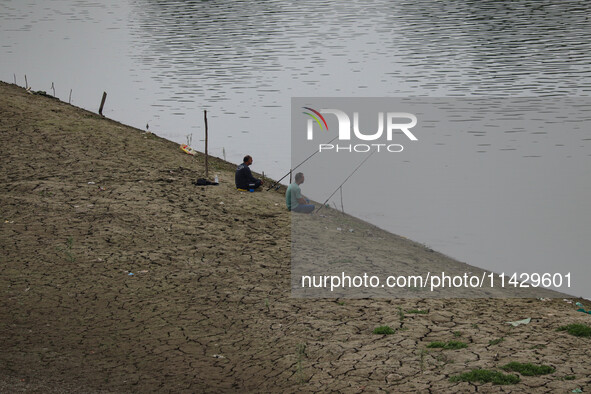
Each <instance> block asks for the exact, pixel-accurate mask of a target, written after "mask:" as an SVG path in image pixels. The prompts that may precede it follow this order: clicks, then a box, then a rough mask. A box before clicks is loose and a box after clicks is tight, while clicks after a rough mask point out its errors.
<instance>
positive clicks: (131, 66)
mask: <svg viewBox="0 0 591 394" xmlns="http://www.w3.org/2000/svg"><path fill="white" fill-rule="evenodd" d="M590 16H591V4H590V3H589V2H588V1H584V0H578V1H574V0H536V1H533V0H531V1H528V0H523V1H519V2H516V1H501V0H479V1H469V0H463V1H461V0H450V1H435V0H415V1H386V0H376V1H349V2H337V1H324V2H316V1H305V0H304V1H297V2H294V1H287V0H276V1H272V0H271V1H269V0H267V1H263V0H258V1H257V0H255V1H221V0H217V1H216V0H213V1H158V0H117V1H112V0H111V1H109V0H107V1H101V2H99V1H91V0H52V1H51V2H48V1H42V0H27V1H23V0H0V59H1V62H0V79H1V80H3V81H6V82H16V83H17V84H19V85H21V86H24V85H25V81H24V76H25V75H26V76H27V83H28V85H29V86H31V87H32V89H33V90H44V91H46V92H48V93H50V94H53V89H52V86H53V88H54V89H55V94H56V96H57V97H59V98H60V99H61V100H62V101H66V102H68V101H71V102H72V104H74V105H77V106H80V107H83V108H86V109H89V110H92V111H97V110H98V106H99V104H100V99H101V96H102V93H103V91H106V92H107V93H108V98H107V102H106V105H105V109H104V111H103V113H104V114H105V115H106V116H107V117H109V118H112V119H115V120H118V121H121V122H123V123H126V124H129V125H132V126H135V127H138V128H140V129H146V128H149V131H151V132H154V133H156V134H158V135H161V136H163V137H166V138H168V139H171V140H173V141H176V142H179V143H184V142H187V141H189V140H190V141H191V142H192V146H193V147H194V148H195V149H199V150H202V149H203V132H204V126H203V110H207V111H208V120H209V141H210V145H209V151H210V152H211V153H212V154H213V155H216V156H219V157H222V156H223V155H224V154H225V155H226V156H227V159H228V160H230V161H234V162H239V161H240V160H241V158H242V156H244V155H245V154H251V155H252V156H253V157H254V158H255V164H254V165H253V170H255V171H258V172H262V171H264V172H265V173H266V174H268V175H269V176H272V177H274V178H279V177H281V176H283V175H284V174H285V173H286V172H287V171H288V170H289V168H290V165H291V162H290V154H291V152H290V133H291V130H290V127H291V123H290V119H291V116H292V115H291V113H290V112H291V109H290V103H291V98H292V97H416V98H420V97H426V98H448V99H449V98H454V97H459V98H466V97H468V98H470V97H472V98H487V97H493V98H496V99H501V100H502V99H503V98H507V99H515V98H536V99H544V100H550V101H557V102H558V101H561V100H565V99H569V100H572V99H573V98H574V99H576V98H580V100H582V101H584V100H587V101H586V102H587V103H588V102H589V101H588V100H589V96H591V39H590V38H589V37H590V34H589V32H590V31H591V21H590ZM512 119H513V120H517V121H519V116H514V117H513V118H512ZM564 121H565V119H559V120H558V121H557V123H556V124H555V128H551V127H546V128H544V129H543V130H532V129H531V128H528V127H526V126H524V127H523V128H522V129H521V130H515V129H511V130H510V132H508V131H507V130H508V129H506V128H505V129H503V128H500V129H499V131H498V132H495V131H494V129H493V130H490V129H487V130H485V131H482V130H472V131H470V130H464V131H462V132H458V133H454V134H452V135H433V136H429V135H423V136H421V137H420V140H419V142H420V143H421V145H420V146H421V147H422V148H421V149H422V150H423V153H422V154H421V155H420V156H416V155H414V156H413V155H407V156H398V157H397V158H396V159H393V162H392V164H391V168H392V176H393V177H394V180H393V181H391V180H390V179H389V178H388V177H387V176H386V175H384V176H383V177H384V182H396V183H397V184H398V185H399V186H400V188H399V190H400V193H399V194H397V195H396V196H395V197H394V198H395V199H398V201H397V204H395V205H394V206H396V207H397V208H396V209H392V210H391V211H387V212H384V211H383V210H377V209H376V210H372V209H368V208H367V207H368V206H371V205H372V204H371V201H373V200H372V199H381V198H385V197H384V196H382V194H381V191H380V189H379V187H377V186H376V185H375V184H376V183H379V182H366V184H365V185H364V186H363V189H364V191H365V195H366V196H370V197H367V198H368V200H365V203H363V202H361V203H355V202H354V201H355V199H356V198H358V195H359V194H360V193H359V192H358V191H357V190H347V189H346V187H345V189H344V201H345V208H346V209H347V212H348V213H351V214H353V215H356V216H358V217H361V218H363V219H366V220H368V221H370V222H372V223H375V224H377V225H379V226H380V227H383V228H385V229H387V230H389V231H392V232H395V233H397V234H400V235H404V236H406V237H408V238H410V239H413V240H415V241H419V242H422V243H425V244H427V245H429V246H430V247H432V248H434V249H436V250H438V251H442V252H444V253H446V254H448V255H450V256H452V257H454V258H457V259H459V260H461V261H465V262H467V263H469V264H473V265H476V266H479V267H483V268H487V269H491V270H496V271H505V272H506V271H507V268H509V269H511V268H514V269H516V270H517V269H519V270H521V271H524V270H527V271H530V272H537V271H538V270H539V269H541V268H540V267H543V269H544V270H546V271H547V270H554V272H565V271H567V270H572V271H573V272H576V271H577V267H581V266H586V265H588V264H589V256H590V255H591V242H589V240H590V239H591V209H590V208H591V207H590V204H589V201H591V186H590V182H589V178H590V176H589V170H590V169H591V149H590V148H591V135H589V130H588V129H586V128H583V129H576V128H575V129H573V128H572V127H569V128H566V127H564V125H563V123H564ZM305 170H306V167H303V171H305ZM355 176H356V177H358V178H357V179H361V180H363V179H371V176H372V175H370V174H367V173H364V172H363V171H360V172H359V173H358V174H355ZM222 181H224V179H222ZM226 181H228V182H230V181H231V180H226ZM335 182H336V180H335ZM336 184H338V182H337V183H336ZM305 186H306V185H303V189H304V192H305V191H306V190H305ZM310 197H311V198H313V199H315V200H317V201H324V199H325V198H326V197H328V196H326V195H311V196H310ZM388 198H392V197H391V196H389V197H388ZM401 207H404V208H401ZM538 268H539V269H538ZM589 279H591V278H589V277H585V276H582V275H578V277H577V278H576V280H575V281H574V284H573V286H572V287H571V289H570V291H569V290H567V289H561V290H563V291H565V292H566V293H569V294H573V295H580V296H585V297H587V298H591V293H590V292H589V289H588V286H586V282H587V281H588V280H589Z"/></svg>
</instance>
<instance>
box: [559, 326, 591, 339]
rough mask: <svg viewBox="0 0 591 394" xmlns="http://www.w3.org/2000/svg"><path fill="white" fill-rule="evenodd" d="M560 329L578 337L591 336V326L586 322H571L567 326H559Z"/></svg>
mask: <svg viewBox="0 0 591 394" xmlns="http://www.w3.org/2000/svg"><path fill="white" fill-rule="evenodd" d="M558 331H566V332H568V333H569V334H570V335H574V336H576V337H587V338H588V337H591V327H589V326H588V325H586V324H579V323H576V324H569V325H567V326H562V327H559V328H558Z"/></svg>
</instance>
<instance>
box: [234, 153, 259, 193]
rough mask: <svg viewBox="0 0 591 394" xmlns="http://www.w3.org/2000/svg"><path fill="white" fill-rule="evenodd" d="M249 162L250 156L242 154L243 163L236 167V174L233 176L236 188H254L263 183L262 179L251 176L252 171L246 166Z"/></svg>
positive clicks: (250, 160) (250, 161)
mask: <svg viewBox="0 0 591 394" xmlns="http://www.w3.org/2000/svg"><path fill="white" fill-rule="evenodd" d="M251 164H252V157H250V156H249V155H246V156H244V161H243V163H242V164H240V165H239V166H238V168H236V176H235V177H234V180H235V181H236V188H237V189H244V190H250V189H256V188H258V187H259V186H261V185H262V184H263V181H261V180H260V179H256V178H255V177H253V176H252V172H250V168H248V166H249V165H251Z"/></svg>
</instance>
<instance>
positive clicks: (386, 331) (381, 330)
mask: <svg viewBox="0 0 591 394" xmlns="http://www.w3.org/2000/svg"><path fill="white" fill-rule="evenodd" d="M395 332H396V331H394V330H393V329H391V328H390V327H389V326H379V327H376V328H374V329H373V333H374V334H380V335H390V334H394V333H395Z"/></svg>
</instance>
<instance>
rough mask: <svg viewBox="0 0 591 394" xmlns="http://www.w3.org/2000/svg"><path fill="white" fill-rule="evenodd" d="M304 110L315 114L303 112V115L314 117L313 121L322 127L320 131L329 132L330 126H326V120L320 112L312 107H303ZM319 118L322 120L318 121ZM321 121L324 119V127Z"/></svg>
mask: <svg viewBox="0 0 591 394" xmlns="http://www.w3.org/2000/svg"><path fill="white" fill-rule="evenodd" d="M302 108H303V109H307V110H308V111H310V112H313V114H311V113H310V112H302V113H303V114H305V115H308V116H310V117H312V119H314V120H315V121H316V123H318V126H320V130H322V129H324V128H326V130H328V124H326V120H325V119H324V116H322V115H321V114H320V112H318V111H316V110H315V109H312V108H310V107H302ZM318 118H320V119H318ZM321 119H322V123H324V126H322V123H320V120H321Z"/></svg>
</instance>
